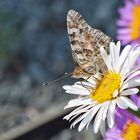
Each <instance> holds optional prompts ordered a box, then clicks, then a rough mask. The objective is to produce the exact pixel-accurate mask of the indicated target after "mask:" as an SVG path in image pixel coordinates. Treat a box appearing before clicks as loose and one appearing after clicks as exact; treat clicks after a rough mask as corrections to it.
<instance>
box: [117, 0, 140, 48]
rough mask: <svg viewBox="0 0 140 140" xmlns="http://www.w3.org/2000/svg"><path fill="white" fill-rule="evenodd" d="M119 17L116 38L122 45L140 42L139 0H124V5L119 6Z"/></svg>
mask: <svg viewBox="0 0 140 140" xmlns="http://www.w3.org/2000/svg"><path fill="white" fill-rule="evenodd" d="M119 14H120V19H118V20H117V25H118V27H119V29H118V31H117V39H118V40H120V41H122V43H123V45H126V44H128V43H132V44H136V43H139V42H140V0H125V5H124V6H123V7H121V8H119Z"/></svg>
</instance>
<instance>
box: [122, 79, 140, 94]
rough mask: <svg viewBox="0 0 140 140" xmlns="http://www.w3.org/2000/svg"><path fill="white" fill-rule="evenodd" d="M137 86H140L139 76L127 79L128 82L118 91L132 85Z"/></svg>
mask: <svg viewBox="0 0 140 140" xmlns="http://www.w3.org/2000/svg"><path fill="white" fill-rule="evenodd" d="M137 86H140V78H139V77H136V78H133V79H131V80H129V81H128V82H126V83H125V84H123V85H122V87H121V89H120V92H121V91H123V90H124V89H126V88H132V87H137Z"/></svg>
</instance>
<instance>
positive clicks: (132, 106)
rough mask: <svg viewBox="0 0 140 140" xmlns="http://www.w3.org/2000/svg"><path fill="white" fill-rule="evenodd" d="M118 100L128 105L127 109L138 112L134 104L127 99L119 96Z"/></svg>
mask: <svg viewBox="0 0 140 140" xmlns="http://www.w3.org/2000/svg"><path fill="white" fill-rule="evenodd" d="M120 98H121V99H122V100H123V101H124V102H125V103H126V104H127V105H128V107H129V108H131V109H132V110H134V111H137V110H138V107H137V105H136V104H135V103H134V102H132V100H130V99H128V98H127V97H123V96H121V97H120Z"/></svg>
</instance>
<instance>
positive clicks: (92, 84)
mask: <svg viewBox="0 0 140 140" xmlns="http://www.w3.org/2000/svg"><path fill="white" fill-rule="evenodd" d="M109 47H110V54H109V55H107V53H106V51H105V50H104V48H103V47H102V48H101V49H100V53H101V56H102V58H103V60H104V62H105V64H106V66H107V70H106V71H105V72H103V74H96V75H94V76H91V77H90V78H89V79H88V80H87V81H82V82H76V83H75V84H74V85H65V86H63V88H64V89H65V90H66V93H70V94H76V95H79V97H78V98H76V99H73V100H71V101H69V102H68V105H67V106H66V107H65V109H66V108H71V107H77V108H76V109H75V110H74V111H72V112H71V113H70V114H68V115H67V116H65V117H64V119H66V120H69V121H71V120H73V119H75V121H74V122H73V123H72V125H71V128H72V127H74V126H75V125H76V124H77V123H79V122H80V125H79V128H78V131H81V130H82V129H83V128H84V127H85V126H86V128H88V126H89V124H90V122H91V120H92V119H93V118H95V119H94V124H93V130H94V133H97V132H98V130H99V129H100V130H101V133H102V134H104V131H105V120H106V118H107V122H108V126H109V128H112V127H113V126H114V113H115V108H116V107H117V106H118V107H120V108H121V109H127V108H130V109H132V110H134V111H137V110H138V107H137V106H136V105H135V103H134V102H132V101H131V100H130V99H129V97H128V96H129V95H132V94H136V93H138V91H139V90H138V88H136V87H137V86H140V78H139V77H137V75H139V74H140V67H137V68H134V64H135V62H136V60H137V58H138V57H139V55H140V49H139V47H140V46H139V47H138V45H137V46H135V47H132V46H130V45H127V46H126V47H125V48H124V49H123V51H122V53H121V54H120V47H121V44H120V42H117V44H116V45H115V44H114V43H113V42H111V43H110V46H109Z"/></svg>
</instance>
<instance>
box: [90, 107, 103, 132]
mask: <svg viewBox="0 0 140 140" xmlns="http://www.w3.org/2000/svg"><path fill="white" fill-rule="evenodd" d="M103 111H104V105H103V106H102V107H101V108H100V110H99V112H98V113H97V115H96V117H95V120H94V125H93V126H94V127H93V129H94V133H97V132H98V130H99V127H100V123H101V120H102V114H103Z"/></svg>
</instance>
